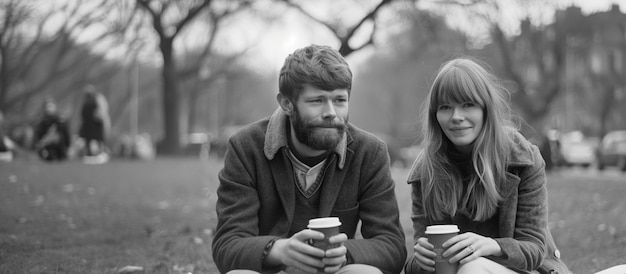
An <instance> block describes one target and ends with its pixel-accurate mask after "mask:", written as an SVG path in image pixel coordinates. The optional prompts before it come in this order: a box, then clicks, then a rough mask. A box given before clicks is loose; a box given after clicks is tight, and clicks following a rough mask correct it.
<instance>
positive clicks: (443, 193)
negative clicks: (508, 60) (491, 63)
mask: <svg viewBox="0 0 626 274" xmlns="http://www.w3.org/2000/svg"><path fill="white" fill-rule="evenodd" d="M508 99H509V93H508V91H507V90H506V89H504V88H503V87H502V86H500V85H499V83H498V80H497V78H496V77H495V76H494V75H493V74H491V73H490V72H488V71H487V70H486V69H485V68H484V67H482V66H481V65H479V64H478V63H476V61H474V60H471V59H467V58H460V59H454V60H451V61H449V62H447V63H445V64H444V65H443V66H442V67H441V69H440V70H439V73H438V74H437V76H436V77H435V80H434V83H433V85H432V88H431V90H430V92H429V95H428V97H427V99H426V101H425V103H426V104H428V105H427V106H426V107H424V108H423V110H424V111H425V112H426V113H425V114H424V116H423V117H426V121H425V122H424V123H423V127H424V130H423V132H424V133H425V134H424V136H423V137H424V139H423V144H424V150H423V151H422V153H421V154H420V156H419V158H418V161H416V165H417V166H416V168H417V169H418V171H419V172H420V175H421V181H422V195H423V197H422V198H423V201H424V208H425V210H426V213H427V216H429V217H430V218H431V220H433V221H436V220H442V219H444V218H445V216H451V217H453V216H454V215H455V214H456V212H457V211H458V210H460V209H462V208H466V209H467V210H468V211H469V213H470V216H471V218H472V219H473V220H475V221H482V220H486V219H488V218H489V217H491V216H492V215H493V214H494V213H495V211H496V209H497V206H498V201H499V200H500V199H501V196H500V193H499V192H498V183H499V182H503V181H504V180H506V163H507V158H508V155H509V137H508V135H509V131H510V130H511V127H509V126H512V123H511V122H510V121H511V120H510V118H511V112H510V107H509V103H508ZM464 102H472V103H475V104H477V105H479V106H480V107H481V108H482V109H483V114H484V115H483V119H484V123H483V127H482V129H481V131H480V133H479V134H478V137H477V138H476V140H475V141H474V143H473V149H472V154H471V163H472V172H471V174H470V177H469V181H468V182H467V183H468V185H467V188H466V190H465V191H464V187H463V178H461V172H460V171H459V168H458V167H457V166H456V165H455V163H453V162H452V160H451V159H450V157H449V153H450V152H451V151H452V150H454V144H453V143H452V142H451V141H450V140H449V139H448V138H447V137H446V136H445V134H444V132H443V130H442V129H441V126H440V125H439V122H438V121H437V108H438V106H439V105H441V104H448V103H464Z"/></svg>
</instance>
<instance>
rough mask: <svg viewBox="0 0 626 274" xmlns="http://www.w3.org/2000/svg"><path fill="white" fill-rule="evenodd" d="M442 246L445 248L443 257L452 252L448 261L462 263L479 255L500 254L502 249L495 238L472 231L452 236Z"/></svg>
mask: <svg viewBox="0 0 626 274" xmlns="http://www.w3.org/2000/svg"><path fill="white" fill-rule="evenodd" d="M442 247H443V249H445V252H443V256H444V257H448V256H451V255H453V254H454V256H453V257H452V258H450V263H456V262H459V263H461V264H464V263H467V262H469V261H472V260H474V259H477V258H479V257H485V256H502V249H501V248H500V245H499V244H498V242H496V240H494V239H492V238H489V237H484V236H481V235H478V234H476V233H472V232H466V233H463V234H460V235H457V236H454V237H452V238H451V239H450V240H447V241H446V242H445V243H443V245H442Z"/></svg>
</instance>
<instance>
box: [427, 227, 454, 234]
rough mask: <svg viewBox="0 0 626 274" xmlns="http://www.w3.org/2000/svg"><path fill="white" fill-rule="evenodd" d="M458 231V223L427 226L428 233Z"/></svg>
mask: <svg viewBox="0 0 626 274" xmlns="http://www.w3.org/2000/svg"><path fill="white" fill-rule="evenodd" d="M457 232H459V227H458V226H456V225H431V226H427V227H426V234H447V233H457Z"/></svg>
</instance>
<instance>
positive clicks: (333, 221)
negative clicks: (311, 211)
mask: <svg viewBox="0 0 626 274" xmlns="http://www.w3.org/2000/svg"><path fill="white" fill-rule="evenodd" d="M340 225H341V222H340V221H339V218H337V217H324V218H315V219H311V220H309V225H308V227H309V228H325V227H335V226H340Z"/></svg>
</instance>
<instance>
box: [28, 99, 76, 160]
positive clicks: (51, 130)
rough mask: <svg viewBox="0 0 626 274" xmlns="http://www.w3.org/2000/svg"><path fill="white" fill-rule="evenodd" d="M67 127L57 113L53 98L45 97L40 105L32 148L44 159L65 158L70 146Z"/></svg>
mask: <svg viewBox="0 0 626 274" xmlns="http://www.w3.org/2000/svg"><path fill="white" fill-rule="evenodd" d="M69 132H70V131H69V127H68V125H67V122H66V121H65V119H63V118H62V117H61V115H59V113H58V109H57V104H56V102H55V101H54V100H53V99H46V100H45V101H44V103H43V105H42V117H41V119H40V120H39V123H38V124H37V126H36V128H35V139H34V148H35V150H36V151H37V154H38V155H39V157H40V158H41V159H43V160H46V161H61V160H65V159H67V149H68V148H69V146H70V133H69Z"/></svg>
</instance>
